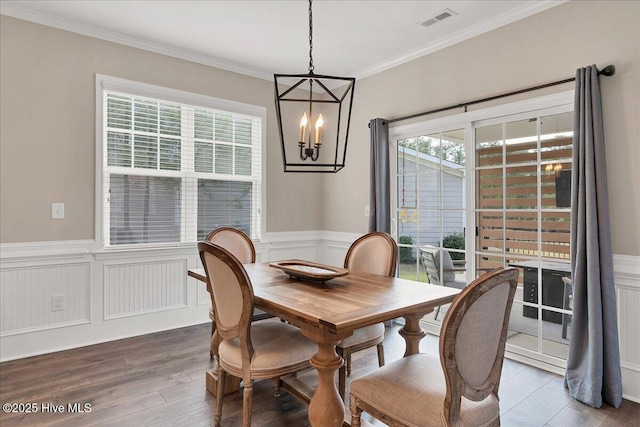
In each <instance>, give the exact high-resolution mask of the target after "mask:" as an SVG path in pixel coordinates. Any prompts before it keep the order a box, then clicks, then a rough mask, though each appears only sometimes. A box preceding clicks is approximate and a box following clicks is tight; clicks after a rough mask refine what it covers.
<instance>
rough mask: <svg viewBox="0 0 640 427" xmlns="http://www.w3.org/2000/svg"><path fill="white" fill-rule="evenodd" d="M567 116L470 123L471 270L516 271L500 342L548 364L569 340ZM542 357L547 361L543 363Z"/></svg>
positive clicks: (569, 130) (569, 145)
mask: <svg viewBox="0 0 640 427" xmlns="http://www.w3.org/2000/svg"><path fill="white" fill-rule="evenodd" d="M572 117H573V113H572V112H570V111H569V112H562V111H560V112H555V111H553V110H551V111H539V112H536V113H528V114H525V115H521V116H517V117H506V118H499V119H494V120H487V121H483V122H478V123H475V124H474V137H475V181H476V184H475V195H476V197H475V199H476V202H475V204H476V215H475V223H476V227H477V237H476V242H475V258H476V267H477V268H478V269H488V268H494V267H498V266H513V267H516V268H518V269H519V270H520V280H519V283H518V292H517V293H516V299H515V302H514V305H513V309H512V311H511V317H510V323H509V334H508V339H507V344H508V345H509V347H510V349H511V350H512V351H515V352H518V353H520V354H523V355H527V356H531V355H541V356H544V357H545V360H547V361H548V362H551V363H553V361H554V359H562V360H564V359H566V357H567V354H568V343H569V339H570V328H569V324H570V322H571V301H572V292H571V290H572V289H571V285H570V282H569V281H567V280H566V279H565V280H563V278H568V277H570V264H569V263H570V259H569V257H570V250H569V243H570V229H571V209H570V199H571V188H570V185H571V182H570V181H571V158H572V141H573V138H572V128H573V124H572ZM546 356H550V357H549V358H546Z"/></svg>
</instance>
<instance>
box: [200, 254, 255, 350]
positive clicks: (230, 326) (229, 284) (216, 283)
mask: <svg viewBox="0 0 640 427" xmlns="http://www.w3.org/2000/svg"><path fill="white" fill-rule="evenodd" d="M198 251H199V252H200V259H201V260H202V265H203V266H204V270H205V272H206V275H207V285H208V287H209V288H210V292H211V296H212V299H213V300H215V301H216V303H215V304H213V310H214V315H215V319H216V327H217V330H218V333H219V334H220V336H221V337H222V338H223V339H226V340H231V339H234V338H236V337H240V341H241V345H242V347H243V349H242V351H243V353H245V350H246V353H247V354H248V356H249V359H250V357H251V355H252V354H253V348H252V347H251V339H250V324H251V316H252V314H253V308H254V301H253V287H252V286H251V281H250V279H249V276H247V273H246V271H245V269H244V267H243V266H242V263H240V260H238V259H237V258H236V257H235V256H234V255H233V254H232V253H231V252H230V251H228V250H226V249H224V248H222V247H221V246H218V245H216V244H213V243H210V242H199V243H198ZM245 347H246V348H245ZM243 356H244V354H243Z"/></svg>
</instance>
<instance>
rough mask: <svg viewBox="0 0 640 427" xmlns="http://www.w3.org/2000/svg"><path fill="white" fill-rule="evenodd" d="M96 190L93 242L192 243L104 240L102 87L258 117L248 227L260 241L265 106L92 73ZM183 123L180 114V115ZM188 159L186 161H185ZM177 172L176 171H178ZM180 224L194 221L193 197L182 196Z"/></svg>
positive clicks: (186, 183) (106, 247)
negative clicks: (257, 147) (252, 216)
mask: <svg viewBox="0 0 640 427" xmlns="http://www.w3.org/2000/svg"><path fill="white" fill-rule="evenodd" d="M95 89H96V165H95V166H96V175H95V178H96V188H95V191H96V194H95V240H96V243H97V244H98V245H99V246H100V247H102V248H103V249H104V250H123V249H132V248H135V249H140V248H159V247H168V248H175V247H184V246H192V245H193V243H194V242H185V241H184V237H185V236H184V235H182V236H181V237H182V239H181V240H182V241H181V242H172V243H152V244H136V245H117V246H110V245H108V244H107V243H106V241H105V237H106V236H105V233H104V227H105V226H106V225H107V224H106V220H105V217H106V215H105V212H104V211H103V209H105V200H104V159H105V156H106V150H107V142H106V140H105V137H104V135H105V132H104V121H105V120H106V117H105V114H104V111H105V107H104V102H105V97H104V95H105V91H114V92H121V93H123V94H127V95H131V96H141V97H148V98H154V99H158V100H162V101H168V102H176V103H180V104H187V105H190V106H193V107H201V108H208V109H213V110H218V111H226V112H230V113H237V114H245V115H248V116H254V117H258V118H259V119H260V120H261V121H262V125H261V128H262V129H261V132H260V143H261V147H260V165H259V171H258V173H257V175H258V176H259V177H260V178H259V182H257V183H258V185H254V186H253V188H254V192H255V193H254V197H252V203H253V204H254V205H253V206H252V209H253V210H254V212H255V229H254V230H252V236H251V238H252V240H254V241H260V239H261V238H262V237H263V236H264V235H265V224H266V218H265V217H264V213H265V206H266V167H265V165H266V149H265V145H266V135H267V130H266V118H267V109H266V108H265V107H262V106H258V105H251V104H245V103H242V102H237V101H230V100H225V99H221V98H215V97H212V96H207V95H201V94H196V93H192V92H186V91H181V90H177V89H171V88H166V87H162V86H156V85H151V84H148V83H142V82H137V81H133V80H126V79H121V78H118V77H111V76H107V75H102V74H96V87H95ZM183 125H184V117H183ZM187 163H188V162H187ZM182 167H183V169H182V171H191V170H193V167H194V166H193V164H185V162H184V158H183V163H182ZM125 171H126V172H127V173H134V174H135V173H136V171H134V170H129V169H128V168H126V170H125ZM153 174H154V171H153V170H149V171H148V172H145V175H153ZM178 174H180V172H178ZM208 175H210V178H212V179H216V178H217V179H220V178H221V176H220V175H217V174H215V173H212V174H208ZM223 179H224V180H226V181H233V180H234V177H233V176H232V175H224V178H223ZM186 186H190V187H193V186H197V183H195V182H194V179H187V180H185V181H184V183H183V188H185V187H186ZM182 215H183V220H182V222H183V224H184V223H185V222H186V221H187V218H186V216H190V217H191V219H190V220H191V221H195V216H196V215H197V205H196V201H195V200H191V199H190V198H186V200H185V202H184V206H183V209H182ZM185 232H186V230H185V228H184V227H182V228H181V233H182V234H184V233H185Z"/></svg>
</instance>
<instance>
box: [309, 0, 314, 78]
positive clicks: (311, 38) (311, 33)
mask: <svg viewBox="0 0 640 427" xmlns="http://www.w3.org/2000/svg"><path fill="white" fill-rule="evenodd" d="M311 3H313V0H309V73H313V11H312V10H311Z"/></svg>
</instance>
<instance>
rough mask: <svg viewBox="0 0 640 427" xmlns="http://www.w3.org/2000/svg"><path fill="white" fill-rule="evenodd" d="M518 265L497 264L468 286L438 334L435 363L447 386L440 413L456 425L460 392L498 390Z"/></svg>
mask: <svg viewBox="0 0 640 427" xmlns="http://www.w3.org/2000/svg"><path fill="white" fill-rule="evenodd" d="M517 281H518V270H517V269H516V268H513V267H509V268H498V269H496V270H493V271H492V272H490V273H487V274H485V275H483V276H481V277H479V278H477V279H476V280H474V281H473V282H472V283H471V284H470V285H469V286H467V287H466V288H465V289H464V290H462V292H461V293H460V294H459V295H458V296H457V297H456V299H455V300H454V301H453V303H451V307H450V308H449V310H448V311H447V314H446V316H445V319H444V321H443V322H442V330H441V331H442V332H441V334H440V363H441V364H442V368H443V370H444V374H445V377H446V383H447V392H446V398H445V403H444V407H443V416H444V417H445V418H446V419H447V420H448V421H449V423H450V425H457V424H456V422H457V420H458V419H459V416H460V399H461V397H462V396H464V397H466V398H467V399H469V400H472V401H480V400H483V399H485V398H486V397H487V396H489V394H491V393H494V394H495V396H496V397H497V396H498V386H499V385H500V374H501V371H502V361H503V359H504V349H505V344H506V341H507V328H508V325H509V314H510V313H511V306H512V304H513V297H514V295H515V292H516V286H517Z"/></svg>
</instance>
